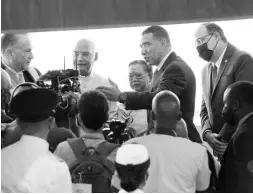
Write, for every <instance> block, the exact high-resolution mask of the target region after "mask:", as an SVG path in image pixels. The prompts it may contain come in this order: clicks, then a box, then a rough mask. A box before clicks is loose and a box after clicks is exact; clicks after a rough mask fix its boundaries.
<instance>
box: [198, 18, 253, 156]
mask: <svg viewBox="0 0 253 194" xmlns="http://www.w3.org/2000/svg"><path fill="white" fill-rule="evenodd" d="M195 39H196V47H197V50H198V52H199V56H200V57H201V58H203V59H204V60H206V61H208V64H206V66H205V67H204V69H203V71H202V90H203V100H202V106H201V114H200V117H201V125H202V132H203V140H204V141H206V142H208V144H209V145H210V146H211V147H212V148H213V150H214V152H215V153H217V154H218V155H220V156H221V155H223V154H224V152H225V150H226V148H227V143H226V142H229V139H230V138H231V136H232V134H233V132H234V130H235V126H230V125H229V124H225V123H224V121H223V120H222V118H221V111H222V106H223V99H222V96H223V94H224V91H225V90H226V89H227V87H228V86H229V85H231V84H232V83H235V82H238V81H250V82H253V76H252V72H253V58H252V57H251V56H250V55H249V54H247V53H246V52H244V51H241V50H239V49H237V48H235V47H234V46H233V45H232V44H230V43H229V42H228V41H227V39H226V37H225V35H224V32H223V30H222V29H221V28H220V27H219V26H218V25H216V24H214V23H205V24H202V25H201V26H200V27H199V28H198V29H197V31H196V33H195ZM217 134H219V135H218V137H217ZM224 141H225V142H224Z"/></svg>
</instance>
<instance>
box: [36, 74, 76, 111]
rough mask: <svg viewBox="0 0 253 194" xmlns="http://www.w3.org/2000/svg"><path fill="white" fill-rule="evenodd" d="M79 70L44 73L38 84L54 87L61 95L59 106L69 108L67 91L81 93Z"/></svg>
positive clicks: (49, 87) (44, 86)
mask: <svg viewBox="0 0 253 194" xmlns="http://www.w3.org/2000/svg"><path fill="white" fill-rule="evenodd" d="M78 75H79V73H78V71H77V70H74V69H66V70H52V71H48V72H47V73H46V74H44V75H42V76H41V77H40V78H39V80H38V81H37V82H36V84H37V85H38V86H40V87H43V88H48V89H53V90H54V91H55V92H57V94H58V96H59V102H60V103H59V107H61V108H62V109H67V108H68V105H69V102H68V100H67V98H66V96H65V95H64V94H65V93H66V92H73V93H76V92H78V93H80V83H79V80H78Z"/></svg>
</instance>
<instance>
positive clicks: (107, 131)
mask: <svg viewBox="0 0 253 194" xmlns="http://www.w3.org/2000/svg"><path fill="white" fill-rule="evenodd" d="M131 119H132V118H128V119H126V120H125V122H124V123H123V122H121V121H119V120H112V121H109V122H108V124H109V128H104V129H103V134H104V136H105V139H106V140H107V141H109V142H111V143H116V144H122V143H124V142H126V141H127V140H129V139H131V138H134V137H135V136H136V132H135V130H134V129H132V128H128V127H127V123H128V122H132V121H131Z"/></svg>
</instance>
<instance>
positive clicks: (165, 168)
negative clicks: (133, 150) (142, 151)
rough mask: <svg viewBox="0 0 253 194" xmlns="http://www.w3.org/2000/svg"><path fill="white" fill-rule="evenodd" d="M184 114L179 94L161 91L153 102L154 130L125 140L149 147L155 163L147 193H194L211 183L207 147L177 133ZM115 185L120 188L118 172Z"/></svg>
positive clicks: (150, 170) (145, 190) (150, 171)
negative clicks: (178, 123)
mask: <svg viewBox="0 0 253 194" xmlns="http://www.w3.org/2000/svg"><path fill="white" fill-rule="evenodd" d="M181 115H182V114H181V111H180V101H179V99H178V97H177V96H176V95H175V94H174V93H172V92H170V91H161V92H159V93H158V94H157V95H156V96H155V97H154V99H153V101H152V118H153V120H154V126H155V127H154V128H155V130H154V133H152V134H150V135H147V136H143V137H139V138H134V139H130V140H129V141H127V142H126V143H125V144H129V143H133V142H134V143H139V144H142V145H144V146H145V147H146V148H147V149H148V152H149V154H150V161H151V165H150V168H149V170H148V173H149V176H148V179H147V183H146V186H145V187H144V192H145V193H185V192H189V193H194V192H195V191H196V190H197V191H204V190H206V189H207V188H208V186H209V183H210V174H211V172H210V170H209V166H208V155H207V150H206V148H205V147H204V146H202V145H201V144H198V143H194V142H192V141H190V140H189V139H186V138H178V137H177V135H176V126H177V122H178V121H179V120H180V119H181ZM112 185H113V187H115V188H117V189H120V182H119V179H118V177H117V174H116V173H115V175H114V176H113V179H112Z"/></svg>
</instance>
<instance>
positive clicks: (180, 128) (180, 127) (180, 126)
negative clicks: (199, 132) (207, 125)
mask: <svg viewBox="0 0 253 194" xmlns="http://www.w3.org/2000/svg"><path fill="white" fill-rule="evenodd" d="M175 132H176V134H177V136H178V137H182V138H187V139H188V130H187V125H186V123H185V121H184V119H180V120H179V121H178V122H177V125H176V131H175Z"/></svg>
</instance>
